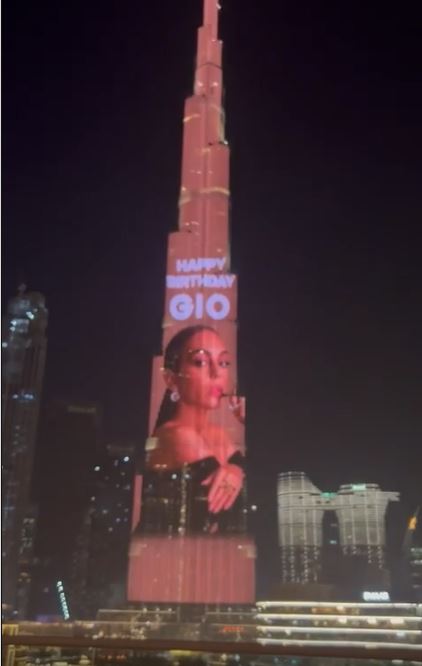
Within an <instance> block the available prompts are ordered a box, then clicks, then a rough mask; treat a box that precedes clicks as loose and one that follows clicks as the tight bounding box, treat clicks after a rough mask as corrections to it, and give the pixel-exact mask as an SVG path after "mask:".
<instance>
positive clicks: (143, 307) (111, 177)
mask: <svg viewBox="0 0 422 666" xmlns="http://www.w3.org/2000/svg"><path fill="white" fill-rule="evenodd" d="M277 4H278V3H277ZM226 5H227V6H226ZM226 5H224V6H223V10H222V12H221V21H220V22H221V30H222V36H223V39H225V42H226V44H227V47H226V50H225V56H224V60H225V71H226V81H227V99H226V104H225V106H226V107H227V109H228V122H227V135H228V139H229V140H230V143H231V145H232V153H233V156H232V164H231V173H232V189H233V211H232V237H233V264H234V268H235V269H236V272H238V273H239V276H240V284H241V290H240V302H239V319H240V322H241V327H240V335H239V346H240V348H239V356H240V358H241V359H242V362H241V367H240V385H241V391H242V393H246V394H247V395H248V405H249V414H248V441H247V446H248V461H249V465H250V467H251V469H253V470H254V474H253V475H251V478H250V480H249V485H250V488H251V492H250V495H251V498H252V499H256V501H257V503H258V505H259V507H260V508H264V509H266V508H267V507H268V510H269V511H270V515H271V511H272V512H273V520H274V523H273V524H274V534H271V535H270V534H269V530H268V534H267V533H264V530H263V528H262V526H261V527H258V530H259V531H260V534H259V540H258V545H259V544H260V543H261V544H266V543H271V544H273V543H276V475H277V473H279V472H282V471H288V470H290V469H305V471H306V472H307V473H309V474H310V475H311V476H312V478H313V479H314V481H315V483H317V485H319V486H321V487H324V488H330V487H331V488H333V489H334V488H335V487H337V486H338V485H339V484H340V482H359V481H365V482H375V483H379V484H380V485H381V487H383V488H386V489H394V490H398V491H399V492H400V493H401V495H402V500H403V503H404V507H405V509H406V510H407V511H411V510H413V509H414V506H415V504H416V503H417V502H418V501H419V494H420V481H419V476H418V471H417V470H418V466H417V464H416V461H417V456H418V448H417V447H418V442H419V443H420V434H421V430H422V428H421V419H420V392H419V388H420V376H421V372H420V370H421V357H420V352H419V351H418V341H419V339H420V337H421V335H420V333H421V330H420V329H421V324H420V321H419V317H418V315H417V308H418V303H419V302H420V298H419V296H420V292H421V289H420V286H421V283H422V279H421V268H420V261H419V256H418V244H417V243H416V237H417V233H416V223H417V220H418V219H419V217H420V214H419V213H420V210H421V204H420V200H418V194H419V192H418V179H417V161H416V159H417V158H416V155H418V159H419V154H420V151H419V150H418V148H417V146H418V140H419V136H420V135H418V134H417V124H416V118H417V116H418V114H417V112H416V109H417V103H418V94H417V92H416V91H414V90H413V89H412V86H411V82H412V80H413V79H412V72H415V64H414V62H413V60H412V56H413V51H412V48H413V42H412V39H411V38H412V35H413V34H414V33H413V28H412V25H411V17H403V16H402V17H400V19H397V17H396V16H395V15H394V20H393V16H392V15H389V14H388V13H386V11H385V10H384V11H383V15H382V16H381V17H379V15H378V12H376V11H375V9H374V8H371V10H370V11H369V13H366V11H365V13H364V12H363V10H359V8H354V9H350V8H349V11H350V12H352V19H353V20H351V21H350V22H348V24H347V26H346V25H345V23H343V22H342V18H344V14H342V11H343V12H344V11H345V10H344V9H343V10H341V9H333V10H332V13H331V14H330V15H326V14H324V10H323V9H316V8H313V7H312V8H311V3H309V4H308V5H306V7H307V8H308V9H307V13H306V12H305V13H304V15H303V16H302V14H301V12H300V10H299V9H294V8H291V7H287V6H286V7H285V8H284V9H283V12H284V13H283V21H281V23H277V28H276V27H275V25H273V24H272V22H273V23H274V16H275V14H276V10H275V5H276V3H268V12H266V13H265V12H264V11H262V13H261V9H260V11H259V12H257V13H256V14H255V12H256V11H257V10H256V8H255V9H252V8H249V9H247V8H245V7H243V6H242V11H241V14H242V16H241V19H242V20H241V21H240V19H239V14H240V5H239V4H238V5H236V3H232V4H229V3H226ZM53 7H54V11H53ZM14 11H15V10H14V9H12V8H11V7H8V8H6V9H5V20H6V23H7V20H9V26H10V28H9V34H8V36H6V40H5V45H4V48H5V63H4V65H5V75H4V92H5V104H4V118H3V122H4V151H5V159H4V173H5V178H4V203H3V208H4V220H5V228H6V229H7V235H6V237H5V263H6V266H5V278H6V279H5V281H4V297H10V296H12V295H13V293H14V292H15V288H16V286H17V284H18V282H19V281H20V280H21V278H22V276H21V275H20V272H21V271H23V272H24V273H25V275H24V277H25V279H26V280H27V282H28V286H29V288H30V289H37V290H40V291H42V292H43V293H45V295H46V298H47V302H48V303H49V310H50V313H51V314H50V324H49V331H50V332H49V358H48V361H47V375H46V391H47V395H48V396H50V397H53V396H63V395H64V396H70V397H71V398H75V399H81V400H83V399H85V400H86V399H91V400H98V401H99V402H101V403H103V404H104V405H105V414H106V423H107V425H106V427H107V429H108V432H109V438H111V437H116V436H117V437H120V436H121V437H129V438H130V439H135V440H136V441H137V442H139V443H140V445H141V443H142V441H143V440H144V438H145V434H146V432H145V431H146V428H145V424H146V422H147V411H148V385H149V375H150V365H149V359H150V355H151V354H152V353H154V352H155V353H157V352H158V351H159V350H158V349H157V340H159V331H160V324H161V312H162V305H161V303H160V298H161V285H162V284H163V279H164V274H165V258H164V249H165V237H166V234H167V231H168V230H169V229H170V228H174V225H175V221H176V217H177V206H176V203H175V202H176V200H177V188H178V184H179V178H178V156H179V154H180V144H181V123H180V121H179V119H180V117H181V110H182V104H183V98H184V91H188V90H189V85H190V73H191V71H192V52H193V46H194V32H195V28H196V25H197V24H198V23H199V19H200V13H201V3H200V2H199V1H198V2H193V1H192V2H189V3H187V11H182V10H181V8H180V7H179V6H177V5H173V4H172V3H168V6H167V7H166V12H164V15H163V13H162V12H161V11H159V8H158V7H156V8H153V7H152V8H151V7H149V8H144V7H142V8H139V7H137V8H136V9H135V8H134V7H130V8H127V9H126V10H125V13H124V14H123V13H122V10H119V12H120V13H119V14H118V16H115V15H114V14H113V11H116V10H114V9H113V7H112V5H111V3H105V5H104V6H103V7H102V10H101V12H102V13H101V14H99V15H97V14H95V15H89V14H88V15H87V14H86V13H83V11H82V5H81V6H79V5H78V4H76V5H75V6H74V7H73V8H72V10H69V11H70V12H71V13H70V14H69V13H66V10H65V9H60V10H57V8H56V6H55V5H53V3H51V4H49V3H47V4H46V6H45V7H44V8H43V10H42V11H43V12H44V14H43V13H42V12H41V13H40V9H39V8H38V9H37V11H35V9H31V8H28V9H27V10H26V11H27V13H26V14H25V15H24V17H23V19H22V20H21V22H20V23H19V26H18V24H17V23H15V22H16V21H17V15H16V16H15V15H14V13H13V12H14ZM56 11H57V13H55V12H56ZM116 18H118V19H119V21H117V22H116V21H115V20H114V19H116ZM397 20H399V22H401V27H402V28H403V30H402V32H401V38H400V40H399V44H398V46H397V44H396V46H395V47H394V48H393V47H392V46H391V44H390V43H389V39H388V38H389V37H390V38H391V36H392V35H393V34H394V35H395V34H396V33H395V30H396V21H397ZM41 24H42V25H41ZM163 26H164V27H165V26H167V34H168V35H169V37H168V39H169V48H170V49H171V51H172V58H171V70H170V69H169V64H168V61H167V53H166V56H165V57H164V53H163V49H162V48H160V46H159V45H158V44H157V43H156V42H155V40H154V38H153V37H152V35H156V34H158V31H159V30H160V31H161V32H160V34H162V31H163V30H164V27H163ZM174 26H177V30H175V29H174ZM252 26H253V27H254V29H252ZM279 30H280V31H281V33H280V35H279ZM35 35H37V37H36V39H35ZM335 35H337V36H335ZM106 36H107V39H110V40H111V43H109V42H108V41H107V39H106ZM405 36H406V39H405ZM276 37H277V40H279V41H277V40H276ZM310 37H312V38H313V40H314V44H315V46H313V44H312V41H311V40H310ZM12 39H14V40H15V45H13V44H12V43H11V40H12ZM51 53H54V54H55V56H56V57H55V58H54V59H51ZM412 63H413V67H414V69H413V70H412ZM257 89H259V93H260V94H256V92H255V91H256V90H257ZM417 193H418V194H417ZM256 230H259V234H256ZM22 236H23V237H24V238H25V239H26V242H25V246H23V245H22V243H21V238H22ZM277 236H278V243H275V242H274V239H275V237H277ZM146 241H148V242H146ZM93 258H94V259H93ZM252 266H253V270H251V267H252ZM17 267H18V268H17ZM151 285H153V286H152V287H151ZM75 315H76V316H75ZM93 350H95V354H94V353H93ZM418 392H419V394H418ZM419 446H420V444H419ZM340 447H341V448H340ZM419 456H420V454H419ZM271 478H273V479H274V482H273V483H270V479H271ZM270 502H272V504H271V505H270Z"/></svg>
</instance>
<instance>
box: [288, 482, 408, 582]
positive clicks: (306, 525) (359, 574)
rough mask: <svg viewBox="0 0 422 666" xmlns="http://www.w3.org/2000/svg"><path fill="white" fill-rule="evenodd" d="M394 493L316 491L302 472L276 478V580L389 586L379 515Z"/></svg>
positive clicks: (365, 488)
mask: <svg viewBox="0 0 422 666" xmlns="http://www.w3.org/2000/svg"><path fill="white" fill-rule="evenodd" d="M398 499H399V495H398V493H395V492H384V491H382V490H381V489H380V488H379V486H378V485H376V484H349V485H343V486H341V487H340V489H339V491H338V492H336V493H331V492H329V493H328V492H321V491H320V490H319V488H317V487H316V486H315V485H314V484H313V483H312V482H311V481H310V479H309V478H308V477H307V476H306V475H305V474H304V473H303V472H287V473H284V474H280V475H279V478H278V521H279V544H280V549H281V573H282V583H283V584H287V585H291V584H296V585H311V584H315V583H318V584H326V585H327V584H328V585H330V584H331V585H336V586H342V587H343V589H346V586H347V585H349V587H350V589H354V590H356V591H357V590H358V589H359V590H360V589H361V588H363V587H368V586H369V587H371V585H373V586H375V587H376V586H382V589H384V588H385V587H386V586H387V587H388V585H389V576H388V572H387V570H386V565H385V515H386V510H387V505H388V503H389V502H390V501H398Z"/></svg>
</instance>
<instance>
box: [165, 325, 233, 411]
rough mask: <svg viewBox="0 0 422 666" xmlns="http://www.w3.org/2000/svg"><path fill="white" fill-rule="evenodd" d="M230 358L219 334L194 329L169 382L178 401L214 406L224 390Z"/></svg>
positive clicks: (203, 406) (206, 406)
mask: <svg viewBox="0 0 422 666" xmlns="http://www.w3.org/2000/svg"><path fill="white" fill-rule="evenodd" d="M230 365H231V359H230V355H229V353H228V351H227V350H226V348H225V345H224V343H223V341H222V340H221V338H220V336H219V335H217V333H215V332H214V331H208V330H204V331H198V332H197V333H194V334H193V335H192V337H191V338H189V340H188V341H187V342H186V344H185V346H184V347H183V349H182V352H181V357H180V362H179V364H178V370H177V372H176V373H172V374H173V385H174V387H175V388H176V389H177V391H178V392H179V395H180V400H181V402H184V403H186V404H189V405H196V406H198V407H201V408H203V409H215V408H216V407H218V405H219V404H220V399H221V397H222V396H223V394H226V393H227V392H228V386H229V375H230Z"/></svg>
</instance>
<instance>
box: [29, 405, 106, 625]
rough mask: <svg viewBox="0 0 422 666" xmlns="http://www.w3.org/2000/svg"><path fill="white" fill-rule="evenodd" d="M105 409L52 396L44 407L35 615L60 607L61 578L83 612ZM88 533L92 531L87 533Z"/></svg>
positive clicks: (74, 610) (73, 608) (72, 603)
mask: <svg viewBox="0 0 422 666" xmlns="http://www.w3.org/2000/svg"><path fill="white" fill-rule="evenodd" d="M101 422H102V412H101V408H100V406H99V405H98V404H97V403H94V402H81V401H69V400H53V401H51V402H50V403H49V404H48V405H47V406H46V409H45V411H44V413H43V417H42V419H41V425H40V437H39V446H38V448H37V456H36V461H35V472H34V494H35V499H36V501H37V502H38V505H39V527H38V530H37V537H36V544H35V555H36V557H37V562H38V565H37V570H36V571H34V594H33V595H32V602H31V610H32V615H33V616H37V615H54V614H57V613H59V612H60V604H59V597H58V594H57V589H56V584H57V581H62V583H63V586H64V590H65V594H66V598H67V601H68V603H69V610H70V614H71V617H72V618H74V617H76V618H77V617H79V616H80V615H81V614H83V608H84V604H85V599H84V589H83V586H84V580H85V575H84V574H83V572H84V571H85V569H86V566H87V553H86V547H85V545H84V544H85V542H86V539H87V538H88V536H89V533H90V529H89V524H88V525H87V522H88V523H89V521H90V517H89V509H90V506H91V504H90V503H91V497H92V494H93V492H92V489H93V485H94V482H95V471H94V468H95V466H96V464H97V460H98V457H99V455H100V450H101ZM87 534H88V536H87Z"/></svg>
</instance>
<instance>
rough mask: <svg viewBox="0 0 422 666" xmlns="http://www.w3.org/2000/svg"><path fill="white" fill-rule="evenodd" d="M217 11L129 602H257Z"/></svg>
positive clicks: (183, 197)
mask: <svg viewBox="0 0 422 666" xmlns="http://www.w3.org/2000/svg"><path fill="white" fill-rule="evenodd" d="M219 9H220V7H219V4H218V2H217V0H204V9H203V23H202V25H201V26H200V28H199V30H198V41H197V55H196V67H195V75H194V90H193V94H192V96H190V97H188V98H187V99H186V101H185V107H184V117H183V149H182V168H181V186H180V197H179V221H178V229H177V230H176V231H173V232H171V233H170V234H169V238H168V251H167V272H166V288H165V310H164V318H163V329H162V330H163V336H162V353H161V354H160V355H159V356H156V357H154V359H153V363H152V383H151V400H150V419H149V428H148V431H149V436H148V438H147V441H146V445H145V450H144V451H142V452H141V453H140V456H139V465H138V473H137V475H136V480H135V488H134V501H133V520H132V523H133V532H132V538H131V545H130V553H129V575H128V600H129V601H130V602H142V603H149V602H154V603H179V604H180V603H182V604H183V603H185V604H191V603H193V604H236V603H239V604H248V603H251V602H253V601H254V596H255V546H254V541H253V539H252V537H251V536H250V535H249V534H248V527H247V517H248V505H247V502H246V479H245V434H244V430H245V398H244V397H243V396H241V395H239V394H238V390H237V349H236V347H237V276H236V275H235V274H234V273H232V272H231V265H230V239H229V205H230V186H229V159H230V150H229V146H228V143H227V141H226V138H225V131H224V120H225V116H224V110H223V107H222V94H223V77H222V42H221V40H220V39H219V38H218V17H219Z"/></svg>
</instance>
